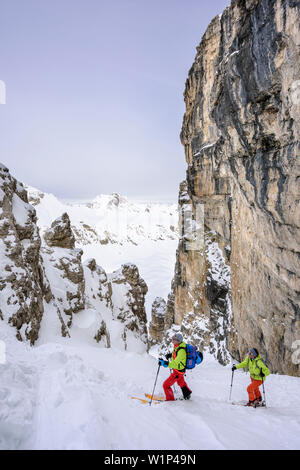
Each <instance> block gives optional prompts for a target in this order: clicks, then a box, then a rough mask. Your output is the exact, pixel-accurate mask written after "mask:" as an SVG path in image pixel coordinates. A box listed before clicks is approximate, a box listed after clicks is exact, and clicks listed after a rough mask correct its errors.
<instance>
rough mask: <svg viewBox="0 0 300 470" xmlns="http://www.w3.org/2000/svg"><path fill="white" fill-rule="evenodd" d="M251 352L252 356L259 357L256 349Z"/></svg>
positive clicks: (251, 349)
mask: <svg viewBox="0 0 300 470" xmlns="http://www.w3.org/2000/svg"><path fill="white" fill-rule="evenodd" d="M249 352H251V354H253V356H254V357H257V356H258V351H257V349H255V348H250V350H249Z"/></svg>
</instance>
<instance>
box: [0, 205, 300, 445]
mask: <svg viewBox="0 0 300 470" xmlns="http://www.w3.org/2000/svg"><path fill="white" fill-rule="evenodd" d="M55 204H57V202H55ZM55 204H54V203H53V214H52V213H51V214H50V215H51V217H50V216H49V214H48V212H47V214H46V215H45V217H44V218H45V223H46V224H47V225H49V221H50V220H51V218H52V217H53V218H54V216H56V215H57V214H59V215H60V214H61V212H62V210H63V209H64V206H63V205H60V206H59V207H57V208H56V205H55ZM50 209H51V210H52V206H51V204H49V207H48V205H47V211H48V210H49V211H50ZM54 209H55V210H54ZM74 210H75V209H74ZM80 210H81V209H80ZM50 212H51V211H50ZM56 212H57V214H56ZM51 221H52V220H51ZM82 248H83V251H84V254H83V260H86V259H88V258H91V257H94V258H96V261H97V263H98V264H99V265H101V266H102V267H103V268H104V269H105V270H106V271H107V272H112V271H113V270H116V269H119V268H120V266H121V264H122V263H125V262H134V263H135V264H136V265H137V266H138V268H139V272H140V275H141V276H142V277H143V278H144V280H145V281H146V283H147V285H148V287H149V292H148V294H147V297H146V309H147V314H148V320H150V312H151V304H152V302H153V300H154V298H155V297H156V296H162V297H164V298H165V299H166V297H167V294H168V293H169V291H170V286H171V280H172V276H173V272H174V265H175V254H176V248H177V240H167V241H166V240H165V241H164V240H158V241H153V240H144V241H143V243H142V244H141V245H138V246H134V245H132V244H131V245H128V244H126V245H123V246H120V245H112V246H110V245H107V246H102V245H100V246H99V244H97V245H96V244H88V245H84V246H82ZM92 313H93V312H89V311H88V309H87V310H86V311H84V312H82V313H81V314H80V316H78V317H77V320H78V322H79V326H78V325H76V321H75V318H76V317H74V326H73V327H72V330H71V336H72V337H71V338H62V337H60V324H59V322H58V319H57V315H56V313H55V310H54V308H53V307H51V306H48V307H47V315H44V318H43V322H42V326H41V333H40V339H39V341H38V342H37V344H36V346H34V347H32V348H31V347H29V346H28V345H27V344H25V343H19V342H18V341H16V339H15V330H14V329H13V328H12V327H10V326H8V325H7V324H5V323H4V322H0V323H1V340H2V341H4V342H5V344H6V352H7V357H6V361H5V363H4V364H0V400H1V408H0V449H1V450H3V449H66V450H71V449H102V450H119V449H120V450H133V449H137V450H139V449H142V450H145V449H147V450H165V449H166V450H197V449H199V450H202V449H203V450H204V449H220V450H221V449H300V437H299V436H300V396H299V385H300V379H299V378H295V377H288V376H278V375H271V376H269V377H268V378H267V380H266V383H265V388H266V401H267V408H258V409H252V408H250V409H249V408H246V407H242V406H232V405H231V403H229V400H228V398H229V392H230V381H231V368H230V366H228V367H223V366H221V365H220V364H218V363H217V362H216V361H215V360H214V359H213V358H212V357H209V356H207V355H206V354H205V356H204V362H203V364H201V365H200V366H197V367H196V369H195V370H193V371H188V372H187V377H186V380H187V383H188V385H189V386H190V388H191V389H192V391H193V394H192V399H191V400H190V401H176V402H163V403H159V404H158V405H155V404H152V406H151V407H150V406H149V405H148V404H142V403H140V402H139V401H137V400H132V399H131V396H133V395H134V396H138V397H141V398H144V393H145V392H148V393H151V392H152V390H153V385H154V380H155V377H156V373H157V368H158V365H157V360H156V359H155V358H154V357H152V356H151V355H149V354H146V353H141V352H138V351H137V350H134V351H131V352H129V351H124V350H122V349H121V347H120V348H119V349H104V348H103V347H100V345H97V344H96V343H95V342H94V340H93V338H92V335H91V334H90V332H89V330H88V328H87V327H86V328H85V327H84V324H85V321H84V320H86V322H87V324H88V323H89V318H90V317H89V315H91V314H92ZM88 335H89V336H88ZM153 351H155V348H153ZM153 354H154V352H153ZM168 376H169V371H168V370H167V369H163V368H161V370H160V373H159V377H158V382H157V387H156V390H155V392H156V393H159V394H161V393H163V388H162V384H163V381H164V380H165V379H166V378H167V377H168ZM249 382H250V378H249V374H246V373H243V372H242V371H237V372H235V374H234V383H233V389H232V401H239V400H246V399H247V392H246V388H247V385H248V384H249ZM174 389H175V395H177V396H180V395H181V391H180V389H179V388H178V386H175V387H174Z"/></svg>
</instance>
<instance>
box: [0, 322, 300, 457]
mask: <svg viewBox="0 0 300 470" xmlns="http://www.w3.org/2000/svg"><path fill="white" fill-rule="evenodd" d="M7 328H9V327H7ZM9 333H10V334H11V332H9ZM13 339H14V338H13ZM8 344H10V345H11V347H12V348H14V350H13V360H12V354H11V353H12V352H11V351H8V352H9V354H8V356H10V354H11V357H8V362H7V364H5V365H1V366H0V378H1V386H0V397H1V402H2V406H1V413H0V449H66V450H71V449H102V450H133V449H147V450H163V449H169V450H170V449H173V450H196V449H200V450H201V449H220V450H221V449H299V448H300V438H299V436H300V399H299V379H298V378H294V377H287V376H278V375H271V376H270V377H268V379H267V381H266V398H267V408H258V409H252V408H246V407H243V406H232V405H231V403H229V401H228V398H229V391H230V380H231V368H230V367H223V366H221V365H219V364H218V363H217V362H216V361H215V360H213V358H211V357H208V356H206V357H205V362H204V363H203V364H201V365H200V366H198V367H197V368H196V369H194V371H189V372H188V373H187V377H186V380H187V383H188V385H189V386H190V387H191V389H192V391H193V394H192V399H191V400H189V401H176V402H163V403H159V404H157V405H156V404H154V403H153V404H152V406H149V405H148V404H141V403H140V402H138V401H137V400H132V399H131V396H132V395H134V396H139V397H144V393H145V392H150V393H151V392H152V389H153V385H154V380H155V376H156V372H157V361H156V359H155V358H154V357H152V356H151V355H149V354H146V353H143V354H141V353H135V352H124V351H119V350H115V349H104V348H103V349H102V348H99V347H97V346H92V345H86V346H83V345H82V344H79V342H78V340H73V339H61V341H60V342H59V343H47V344H42V345H40V346H37V347H35V348H29V347H28V346H26V345H23V344H20V345H19V344H18V346H17V348H16V347H15V339H14V342H12V341H11V342H10V343H9V341H8ZM8 350H10V347H9V348H8ZM168 375H169V371H168V370H167V369H161V370H160V373H159V377H158V382H157V387H156V390H155V392H156V393H163V389H162V383H163V381H164V380H165V379H166V378H167V377H168ZM249 382H250V380H249V375H248V374H246V373H243V372H242V371H239V372H236V373H235V375H234V383H233V389H232V401H237V400H245V399H246V398H247V394H246V387H247V385H248V384H249ZM175 395H177V396H178V397H179V396H180V395H181V391H180V389H179V388H178V386H175Z"/></svg>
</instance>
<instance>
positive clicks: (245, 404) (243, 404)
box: [231, 401, 266, 408]
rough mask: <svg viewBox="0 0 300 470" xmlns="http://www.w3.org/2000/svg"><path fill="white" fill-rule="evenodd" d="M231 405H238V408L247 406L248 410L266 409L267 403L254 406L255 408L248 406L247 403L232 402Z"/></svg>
mask: <svg viewBox="0 0 300 470" xmlns="http://www.w3.org/2000/svg"><path fill="white" fill-rule="evenodd" d="M231 405H236V406H246V407H247V408H265V407H266V405H265V402H261V403H260V404H259V405H258V404H256V405H253V406H248V402H247V401H232V402H231Z"/></svg>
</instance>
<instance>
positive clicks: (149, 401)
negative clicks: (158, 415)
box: [130, 396, 162, 405]
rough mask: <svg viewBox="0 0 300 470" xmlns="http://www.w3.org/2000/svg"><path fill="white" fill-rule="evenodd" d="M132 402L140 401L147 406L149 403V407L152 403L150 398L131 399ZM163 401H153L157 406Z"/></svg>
mask: <svg viewBox="0 0 300 470" xmlns="http://www.w3.org/2000/svg"><path fill="white" fill-rule="evenodd" d="M130 398H131V399H132V400H138V401H139V402H141V403H143V404H146V403H148V405H150V403H151V399H150V400H149V399H148V398H141V397H134V396H133V397H130ZM161 402H162V400H152V403H154V404H155V405H157V404H158V403H161Z"/></svg>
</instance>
